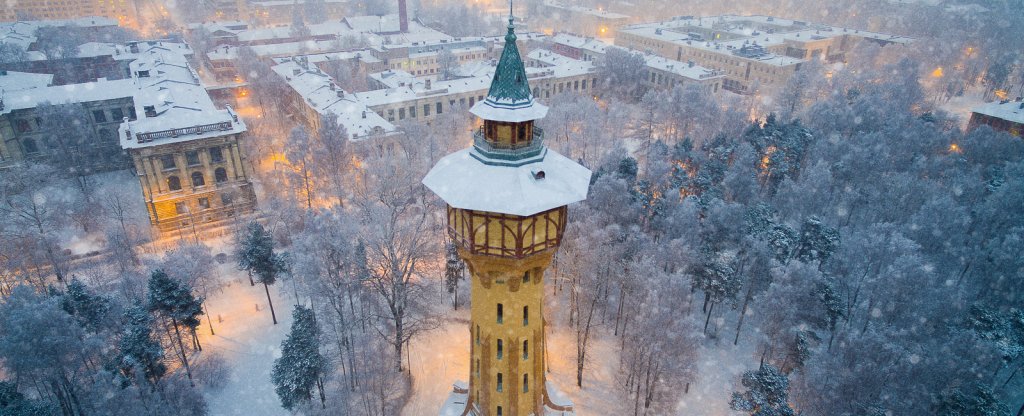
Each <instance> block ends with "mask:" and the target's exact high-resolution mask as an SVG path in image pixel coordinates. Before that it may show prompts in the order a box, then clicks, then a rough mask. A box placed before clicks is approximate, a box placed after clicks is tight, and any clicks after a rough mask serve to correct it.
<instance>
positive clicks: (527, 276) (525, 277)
mask: <svg viewBox="0 0 1024 416" xmlns="http://www.w3.org/2000/svg"><path fill="white" fill-rule="evenodd" d="M523 283H530V272H526V273H523Z"/></svg>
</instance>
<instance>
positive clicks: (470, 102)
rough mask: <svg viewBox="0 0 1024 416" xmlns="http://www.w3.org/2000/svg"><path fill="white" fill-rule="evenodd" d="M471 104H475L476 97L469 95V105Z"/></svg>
mask: <svg viewBox="0 0 1024 416" xmlns="http://www.w3.org/2000/svg"><path fill="white" fill-rule="evenodd" d="M473 104H476V98H475V97H469V106H470V107H472V106H473Z"/></svg>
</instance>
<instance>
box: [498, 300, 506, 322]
mask: <svg viewBox="0 0 1024 416" xmlns="http://www.w3.org/2000/svg"><path fill="white" fill-rule="evenodd" d="M504 315H505V311H504V308H503V307H502V306H501V304H500V303H499V304H498V323H499V324H500V323H501V321H503V320H504V318H505V316H504Z"/></svg>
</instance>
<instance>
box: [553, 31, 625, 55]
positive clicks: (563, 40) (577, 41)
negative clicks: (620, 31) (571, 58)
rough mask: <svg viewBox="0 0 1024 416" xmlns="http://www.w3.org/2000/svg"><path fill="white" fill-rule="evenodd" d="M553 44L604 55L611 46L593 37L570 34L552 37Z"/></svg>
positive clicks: (557, 34)
mask: <svg viewBox="0 0 1024 416" xmlns="http://www.w3.org/2000/svg"><path fill="white" fill-rule="evenodd" d="M551 42H552V43H555V44H560V45H565V46H569V47H572V48H576V49H583V50H588V51H591V52H595V53H599V54H604V53H605V50H607V49H608V47H609V46H611V45H609V44H607V43H604V42H602V41H601V40H598V39H594V38H591V37H583V36H576V35H572V34H569V33H556V34H555V35H554V36H552V37H551Z"/></svg>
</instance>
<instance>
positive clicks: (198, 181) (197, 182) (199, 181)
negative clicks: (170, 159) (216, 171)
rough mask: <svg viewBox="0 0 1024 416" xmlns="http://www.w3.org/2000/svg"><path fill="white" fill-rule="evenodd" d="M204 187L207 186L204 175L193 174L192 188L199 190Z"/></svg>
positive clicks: (199, 173)
mask: <svg viewBox="0 0 1024 416" xmlns="http://www.w3.org/2000/svg"><path fill="white" fill-rule="evenodd" d="M203 185H206V180H205V178H203V173H202V172H192V186H193V187H196V188H198V187H200V186H203Z"/></svg>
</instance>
